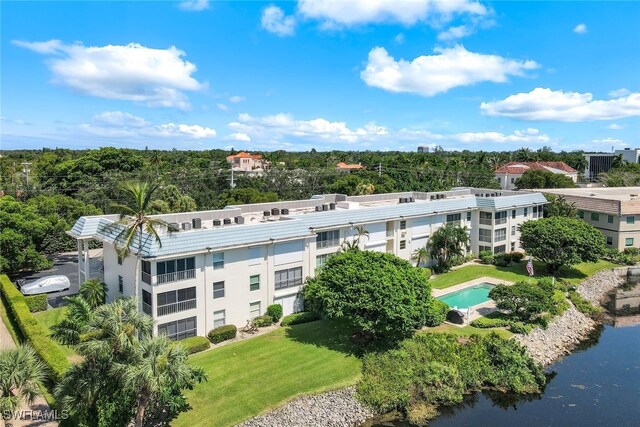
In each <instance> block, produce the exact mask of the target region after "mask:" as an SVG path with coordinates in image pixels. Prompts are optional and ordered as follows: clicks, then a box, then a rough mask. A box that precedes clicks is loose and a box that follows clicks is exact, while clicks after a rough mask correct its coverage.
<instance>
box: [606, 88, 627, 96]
mask: <svg viewBox="0 0 640 427" xmlns="http://www.w3.org/2000/svg"><path fill="white" fill-rule="evenodd" d="M630 94H631V91H630V90H629V89H626V88H624V87H621V88H620V89H615V90H612V91H610V92H609V96H610V97H612V98H620V97H621V96H627V95H630Z"/></svg>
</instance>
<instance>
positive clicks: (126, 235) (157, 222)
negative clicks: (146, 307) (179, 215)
mask: <svg viewBox="0 0 640 427" xmlns="http://www.w3.org/2000/svg"><path fill="white" fill-rule="evenodd" d="M158 188H159V186H158V185H156V184H149V183H140V182H127V183H125V184H123V186H122V191H123V193H124V195H125V197H128V198H129V199H131V205H123V204H113V205H112V209H113V210H115V211H116V212H117V213H118V214H119V215H120V219H119V220H118V221H116V222H114V223H111V224H109V225H108V226H107V227H106V228H107V229H110V230H113V231H115V232H116V233H117V234H116V238H115V240H114V245H115V247H116V250H117V251H118V252H119V255H120V256H122V257H126V256H127V255H128V254H129V253H131V252H132V250H134V249H135V254H136V258H137V259H136V268H135V278H134V279H133V284H134V292H135V296H136V298H140V263H141V258H142V242H143V236H144V234H147V235H148V236H150V237H152V238H153V239H155V241H156V242H158V243H159V244H160V246H162V239H161V238H160V234H158V230H159V229H163V230H168V231H171V230H170V229H169V224H168V223H167V222H166V221H163V220H161V219H158V218H151V217H150V216H149V212H150V210H151V202H152V200H153V196H154V193H155V192H156V191H157V190H158ZM140 300H141V299H140Z"/></svg>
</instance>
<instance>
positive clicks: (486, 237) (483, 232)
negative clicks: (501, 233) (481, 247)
mask: <svg viewBox="0 0 640 427" xmlns="http://www.w3.org/2000/svg"><path fill="white" fill-rule="evenodd" d="M478 240H480V241H481V242H491V230H489V229H486V228H478Z"/></svg>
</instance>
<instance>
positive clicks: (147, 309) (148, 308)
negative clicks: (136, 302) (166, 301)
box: [142, 301, 153, 316]
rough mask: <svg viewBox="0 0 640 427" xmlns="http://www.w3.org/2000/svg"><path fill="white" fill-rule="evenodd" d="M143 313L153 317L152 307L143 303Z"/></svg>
mask: <svg viewBox="0 0 640 427" xmlns="http://www.w3.org/2000/svg"><path fill="white" fill-rule="evenodd" d="M142 311H143V312H144V314H148V315H149V316H153V314H152V313H153V310H152V309H151V305H149V304H147V303H146V302H144V301H143V302H142Z"/></svg>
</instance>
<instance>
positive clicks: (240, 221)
mask: <svg viewBox="0 0 640 427" xmlns="http://www.w3.org/2000/svg"><path fill="white" fill-rule="evenodd" d="M233 221H234V222H235V223H236V224H244V217H243V216H237V217H235V218H233Z"/></svg>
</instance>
